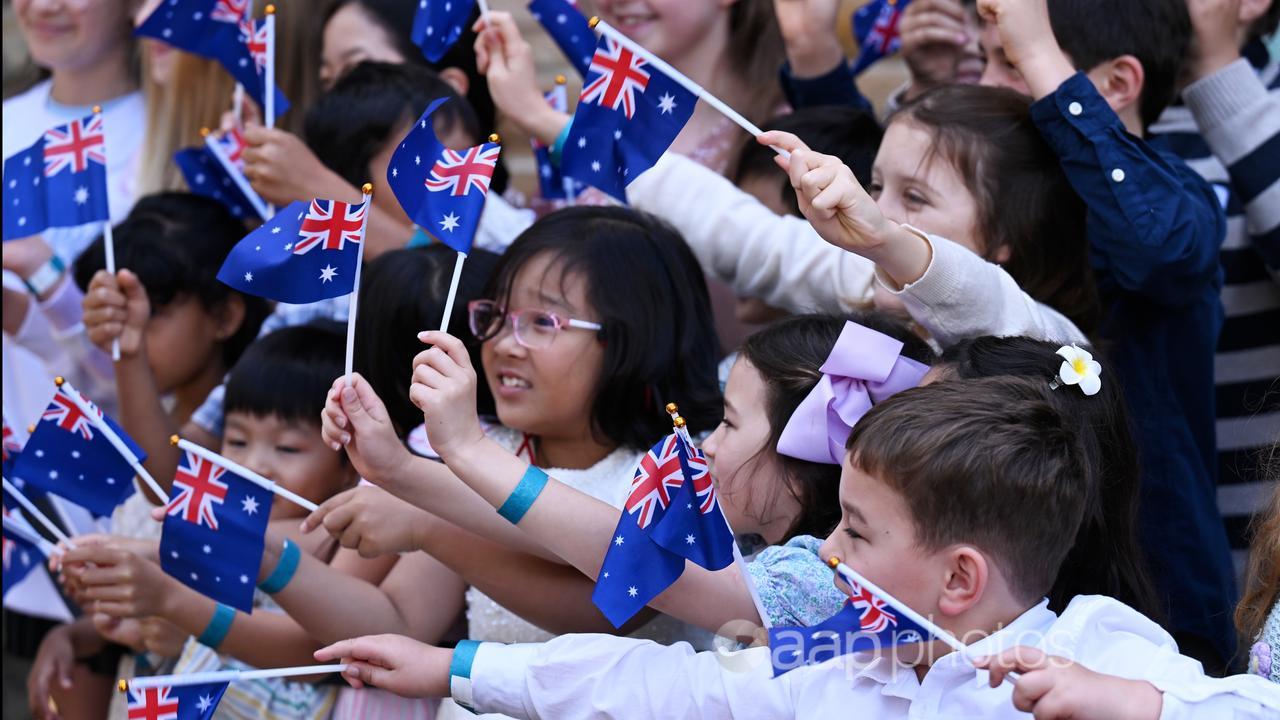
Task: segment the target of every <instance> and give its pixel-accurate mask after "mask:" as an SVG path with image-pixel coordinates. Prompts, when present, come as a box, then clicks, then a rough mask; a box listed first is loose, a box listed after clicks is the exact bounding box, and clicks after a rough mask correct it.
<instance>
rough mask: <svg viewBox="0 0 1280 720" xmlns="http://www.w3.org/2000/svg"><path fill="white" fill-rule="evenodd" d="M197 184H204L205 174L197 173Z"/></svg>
mask: <svg viewBox="0 0 1280 720" xmlns="http://www.w3.org/2000/svg"><path fill="white" fill-rule="evenodd" d="M196 184H197V185H203V184H204V173H196Z"/></svg>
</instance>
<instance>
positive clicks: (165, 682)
mask: <svg viewBox="0 0 1280 720" xmlns="http://www.w3.org/2000/svg"><path fill="white" fill-rule="evenodd" d="M346 669H347V665H346V664H345V663H337V664H333V665H299V666H296V667H283V668H269V669H267V670H215V671H212V672H198V673H183V674H181V675H152V676H150V677H140V678H133V679H132V680H123V679H122V680H121V681H120V683H119V685H118V686H117V687H118V688H119V689H120V692H124V691H125V690H126V689H128V688H133V689H134V690H145V689H147V688H156V687H178V686H182V685H202V684H204V683H215V682H235V681H237V680H262V679H265V678H280V677H297V676H299V675H324V674H325V673H335V672H336V673H340V672H345V671H346Z"/></svg>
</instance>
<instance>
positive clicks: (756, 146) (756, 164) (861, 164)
mask: <svg viewBox="0 0 1280 720" xmlns="http://www.w3.org/2000/svg"><path fill="white" fill-rule="evenodd" d="M763 126H764V127H765V128H766V129H768V130H783V131H785V132H789V133H793V134H795V135H796V137H799V138H800V139H801V140H803V141H804V144H805V145H808V146H809V147H811V148H813V149H814V150H817V151H818V152H821V153H826V154H828V155H834V156H836V157H837V158H840V161H841V162H843V163H844V164H845V165H848V166H849V169H851V170H853V175H854V177H856V178H858V182H860V183H862V184H863V185H866V184H867V183H869V182H870V181H871V165H872V163H874V162H875V159H876V152H877V151H878V150H879V149H880V139H881V138H882V137H883V136H884V129H883V128H881V127H880V123H879V122H877V121H876V117H875V115H874V114H872V113H871V112H870V111H868V110H863V109H861V108H853V107H843V106H836V105H828V106H823V107H811V108H801V109H799V110H796V111H795V112H792V113H787V114H785V115H778V116H777V117H774V118H772V119H770V120H767V121H766V122H765V123H764V124H763ZM775 157H776V154H775V153H774V151H773V149H772V148H769V147H766V146H764V145H761V144H760V143H758V142H756V141H755V138H751V137H748V138H747V139H746V141H745V142H744V143H743V145H742V149H741V150H739V152H738V156H737V159H736V161H735V162H734V166H733V168H732V170H731V171H730V172H729V173H728V177H729V179H730V180H732V181H733V182H734V184H735V185H737V184H741V183H742V181H743V180H745V179H746V178H748V177H751V176H753V175H769V176H773V177H776V178H778V192H779V194H780V196H781V198H782V202H783V203H784V204H785V205H786V206H787V207H788V208H789V209H790V212H791V214H793V215H799V214H800V202H799V200H797V199H796V191H795V189H793V188H792V187H791V182H790V181H789V180H788V179H787V175H786V173H784V172H782V170H781V169H780V168H779V167H778V165H777V163H775V162H774V158H775Z"/></svg>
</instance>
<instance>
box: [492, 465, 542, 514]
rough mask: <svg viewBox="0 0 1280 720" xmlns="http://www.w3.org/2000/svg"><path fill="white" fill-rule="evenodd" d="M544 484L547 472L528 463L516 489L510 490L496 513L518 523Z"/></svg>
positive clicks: (539, 493)
mask: <svg viewBox="0 0 1280 720" xmlns="http://www.w3.org/2000/svg"><path fill="white" fill-rule="evenodd" d="M546 486H547V474H546V473H544V472H542V470H540V469H539V468H536V467H534V466H533V465H530V466H529V469H528V470H525V471H524V477H522V478H520V483H519V484H518V485H516V489H515V490H512V491H511V495H510V496H509V497H508V498H507V500H506V502H504V503H502V507H500V508H498V514H499V515H501V516H502V517H504V518H506V519H507V521H508V522H510V523H511V524H512V525H516V524H518V523H519V522H520V520H521V519H522V518H523V517H524V514H525V513H527V512H529V508H530V507H533V501H534V500H537V499H538V496H539V495H541V494H542V489H543V488H545V487H546Z"/></svg>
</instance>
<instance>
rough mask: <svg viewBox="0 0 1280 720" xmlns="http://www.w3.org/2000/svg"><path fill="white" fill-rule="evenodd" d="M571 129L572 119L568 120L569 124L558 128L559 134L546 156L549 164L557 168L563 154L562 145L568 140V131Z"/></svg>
mask: <svg viewBox="0 0 1280 720" xmlns="http://www.w3.org/2000/svg"><path fill="white" fill-rule="evenodd" d="M572 127H573V118H572V117H571V118H569V122H567V123H565V124H564V127H563V128H560V134H559V135H557V136H556V140H555V142H553V143H551V150H550V151H549V152H548V153H547V155H548V156H549V157H550V158H551V164H552V165H555V166H557V167H559V165H560V158H561V156H562V155H563V154H564V143H565V141H566V140H568V139H569V130H570V128H572Z"/></svg>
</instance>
